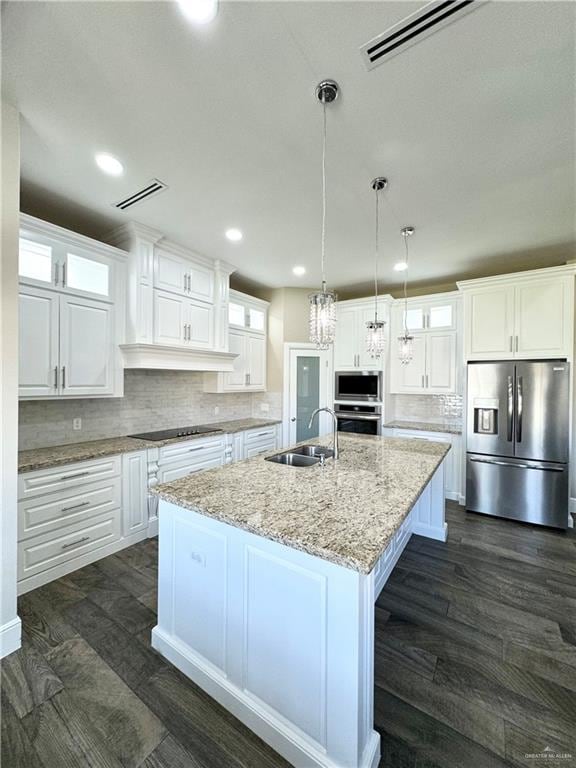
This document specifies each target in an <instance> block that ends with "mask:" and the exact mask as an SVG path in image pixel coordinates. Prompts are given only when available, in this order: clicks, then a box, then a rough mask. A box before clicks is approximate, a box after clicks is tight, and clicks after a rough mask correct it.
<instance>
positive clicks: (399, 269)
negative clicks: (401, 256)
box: [394, 261, 408, 272]
mask: <svg viewBox="0 0 576 768" xmlns="http://www.w3.org/2000/svg"><path fill="white" fill-rule="evenodd" d="M394 269H395V270H396V272H404V270H405V269H408V264H406V262H405V261H399V262H398V263H397V264H394Z"/></svg>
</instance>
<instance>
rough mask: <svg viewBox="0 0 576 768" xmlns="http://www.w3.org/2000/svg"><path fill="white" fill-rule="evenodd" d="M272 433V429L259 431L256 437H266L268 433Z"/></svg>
mask: <svg viewBox="0 0 576 768" xmlns="http://www.w3.org/2000/svg"><path fill="white" fill-rule="evenodd" d="M271 434H272V432H271V431H270V430H268V432H258V434H257V435H256V437H266V435H271Z"/></svg>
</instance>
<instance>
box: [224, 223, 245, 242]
mask: <svg viewBox="0 0 576 768" xmlns="http://www.w3.org/2000/svg"><path fill="white" fill-rule="evenodd" d="M225 234H226V237H227V238H228V240H231V241H232V242H233V243H238V242H240V240H242V238H243V237H244V235H243V234H242V232H241V231H240V230H239V229H235V228H234V227H232V229H227V230H226V233H225Z"/></svg>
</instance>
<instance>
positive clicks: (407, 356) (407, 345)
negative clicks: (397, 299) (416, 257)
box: [398, 227, 414, 365]
mask: <svg viewBox="0 0 576 768" xmlns="http://www.w3.org/2000/svg"><path fill="white" fill-rule="evenodd" d="M400 234H401V235H402V237H403V238H404V250H405V252H406V257H405V264H406V269H405V271H404V332H403V333H402V336H399V337H398V342H399V349H398V358H399V360H400V362H401V363H402V365H408V363H409V362H410V361H411V360H412V357H413V355H414V352H413V343H414V336H411V335H410V334H409V333H408V293H407V283H408V264H409V261H408V238H410V237H412V235H413V234H414V227H403V228H402V229H401V230H400Z"/></svg>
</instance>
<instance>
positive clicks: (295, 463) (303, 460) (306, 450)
mask: <svg viewBox="0 0 576 768" xmlns="http://www.w3.org/2000/svg"><path fill="white" fill-rule="evenodd" d="M322 456H323V457H324V458H325V459H329V458H331V457H332V456H334V451H333V450H332V449H331V448H324V446H322V445H301V446H299V447H298V448H293V449H292V450H291V451H288V452H286V453H276V454H274V456H268V457H266V459H265V460H266V461H273V462H274V463H275V464H287V465H288V466H290V467H312V466H314V464H319V463H320V461H321V457H322Z"/></svg>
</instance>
